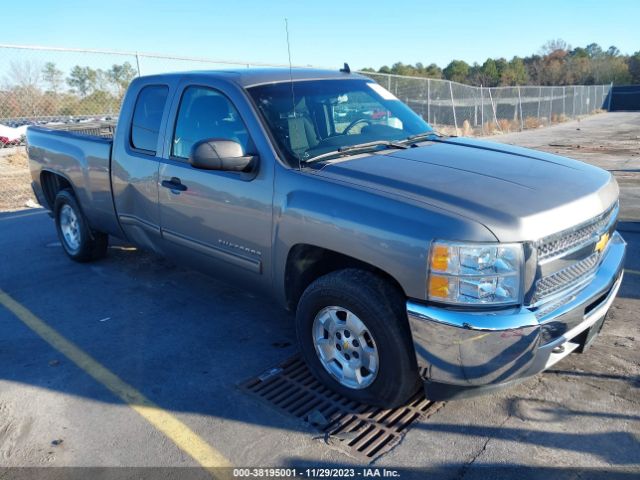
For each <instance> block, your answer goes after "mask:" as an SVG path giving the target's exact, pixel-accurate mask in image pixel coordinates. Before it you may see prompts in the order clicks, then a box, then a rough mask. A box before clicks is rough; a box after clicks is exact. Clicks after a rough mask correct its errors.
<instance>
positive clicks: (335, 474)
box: [233, 467, 401, 479]
mask: <svg viewBox="0 0 640 480" xmlns="http://www.w3.org/2000/svg"><path fill="white" fill-rule="evenodd" d="M383 477H386V478H400V477H401V474H400V472H399V471H398V470H394V469H388V468H369V467H360V468H328V467H322V468H303V469H300V468H234V469H233V478H235V479H244V478H383Z"/></svg>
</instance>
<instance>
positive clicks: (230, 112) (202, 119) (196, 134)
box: [171, 87, 253, 158]
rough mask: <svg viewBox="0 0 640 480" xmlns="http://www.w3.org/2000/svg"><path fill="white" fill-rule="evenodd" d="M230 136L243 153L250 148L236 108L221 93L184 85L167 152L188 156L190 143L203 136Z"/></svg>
mask: <svg viewBox="0 0 640 480" xmlns="http://www.w3.org/2000/svg"><path fill="white" fill-rule="evenodd" d="M213 138H215V139H221V140H234V141H236V142H238V143H239V144H240V145H241V146H242V151H243V152H244V153H245V154H246V153H248V152H250V151H251V150H253V148H252V147H251V146H250V139H249V133H248V132H247V128H246V127H245V125H244V123H243V122H242V120H241V119H240V115H239V114H238V111H237V110H236V108H235V107H234V106H233V104H232V103H231V102H230V101H229V99H228V98H227V97H225V96H224V95H223V94H221V93H219V92H217V91H216V90H213V89H211V88H207V87H188V88H187V89H186V90H185V91H184V93H183V95H182V99H181V100H180V108H179V109H178V118H177V119H176V127H175V131H174V134H173V142H172V145H173V146H172V150H171V155H173V156H174V157H179V158H189V153H190V152H191V147H193V144H194V143H196V142H198V141H200V140H205V139H213Z"/></svg>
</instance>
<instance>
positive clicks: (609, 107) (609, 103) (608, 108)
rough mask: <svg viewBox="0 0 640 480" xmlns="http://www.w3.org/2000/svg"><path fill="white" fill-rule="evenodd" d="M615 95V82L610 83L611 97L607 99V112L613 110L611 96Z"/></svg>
mask: <svg viewBox="0 0 640 480" xmlns="http://www.w3.org/2000/svg"><path fill="white" fill-rule="evenodd" d="M612 97H613V82H611V84H610V85H609V99H608V101H607V104H608V105H607V112H610V111H611V98H612Z"/></svg>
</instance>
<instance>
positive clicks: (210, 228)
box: [159, 85, 273, 286]
mask: <svg viewBox="0 0 640 480" xmlns="http://www.w3.org/2000/svg"><path fill="white" fill-rule="evenodd" d="M167 135H168V136H169V135H170V136H171V138H172V141H171V147H170V151H169V152H166V153H167V155H165V156H166V157H167V158H166V159H163V160H162V161H161V163H160V170H159V180H160V185H161V187H160V193H159V199H160V201H159V203H160V219H161V220H160V221H161V231H162V237H163V244H164V248H166V249H167V250H170V251H172V252H175V254H176V255H177V256H178V257H180V258H181V259H183V260H185V262H186V263H189V264H190V265H192V266H195V267H197V268H200V269H203V270H206V271H208V272H209V273H212V274H219V275H220V276H222V277H224V278H225V279H230V280H236V281H239V282H241V283H243V284H245V283H247V282H248V283H252V284H256V286H265V283H267V282H268V279H267V278H266V277H268V275H265V270H267V268H268V263H269V254H270V250H271V209H272V196H273V168H267V167H268V166H267V165H265V164H261V163H260V162H258V164H257V166H256V168H255V169H254V171H252V172H223V171H212V170H201V169H196V168H194V167H192V166H191V165H190V164H189V162H188V157H189V153H190V151H191V147H192V146H193V144H194V143H195V142H197V141H199V140H204V139H226V140H234V141H236V142H238V143H240V145H241V146H242V148H243V152H244V153H245V154H257V153H258V152H256V147H255V146H254V144H253V141H252V139H251V136H250V135H249V133H248V129H247V127H246V125H245V122H244V121H243V119H242V118H241V116H240V114H239V113H238V110H237V109H236V108H235V106H234V104H233V103H232V102H231V100H230V99H229V98H228V97H227V96H226V95H225V94H223V93H222V92H221V91H220V90H216V89H214V88H211V87H208V86H197V85H192V86H187V85H184V86H183V87H182V93H181V95H180V99H179V105H178V106H177V113H176V121H175V125H174V126H173V131H172V132H171V133H168V134H167ZM261 284H262V285H261Z"/></svg>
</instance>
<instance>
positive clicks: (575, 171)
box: [318, 138, 618, 242]
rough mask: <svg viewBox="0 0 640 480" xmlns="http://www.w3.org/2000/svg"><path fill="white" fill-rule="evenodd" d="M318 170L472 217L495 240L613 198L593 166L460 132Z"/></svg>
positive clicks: (608, 180)
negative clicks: (441, 138) (489, 232)
mask: <svg viewBox="0 0 640 480" xmlns="http://www.w3.org/2000/svg"><path fill="white" fill-rule="evenodd" d="M318 175H322V176H325V177H326V178H331V179H334V180H338V181H344V182H348V183H351V184H355V185H359V186H362V187H366V188H370V189H375V190H378V191H380V192H381V193H382V192H384V193H385V194H388V195H393V196H396V197H405V198H409V199H411V200H414V201H418V202H422V203H425V204H429V205H431V206H432V207H436V208H439V209H444V210H447V211H449V212H453V213H456V214H458V215H462V216H464V217H467V218H470V219H473V220H476V221H478V222H480V223H482V224H483V225H484V226H486V227H487V228H488V229H489V230H491V231H492V232H493V234H494V235H495V236H496V237H497V238H498V240H500V241H503V242H509V241H525V240H536V239H539V238H542V237H545V236H547V235H550V234H552V233H556V232H559V231H561V230H564V229H567V228H570V227H572V226H574V225H577V224H580V223H582V222H584V221H587V220H589V219H591V218H593V217H594V216H596V215H598V214H600V213H602V212H604V211H605V210H606V209H607V208H608V207H609V206H611V204H613V203H614V202H615V201H616V199H617V198H618V185H617V183H616V181H615V180H614V179H613V176H612V175H611V174H610V173H609V172H607V171H605V170H602V169H600V168H597V167H594V166H591V165H588V164H586V163H583V162H579V161H577V160H572V159H569V158H564V157H560V156H557V155H552V154H549V153H545V152H540V151H535V150H529V149H525V148H520V147H514V146H511V145H505V144H498V143H490V142H481V141H477V140H472V139H467V138H451V139H443V140H437V141H431V142H424V143H421V144H420V146H419V147H415V148H410V149H407V150H393V151H385V152H384V153H380V154H373V155H366V156H358V157H347V158H343V159H340V160H339V161H335V162H331V163H329V164H326V165H325V166H324V167H323V168H322V169H320V170H319V171H318Z"/></svg>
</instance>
